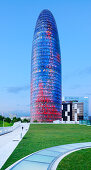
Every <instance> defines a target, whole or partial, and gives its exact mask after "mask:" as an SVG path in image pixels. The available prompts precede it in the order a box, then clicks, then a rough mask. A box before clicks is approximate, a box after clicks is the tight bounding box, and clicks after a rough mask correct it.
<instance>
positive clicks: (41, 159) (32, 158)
mask: <svg viewBox="0 0 91 170" xmlns="http://www.w3.org/2000/svg"><path fill="white" fill-rule="evenodd" d="M53 159H54V157H51V156H43V155H37V154H34V155H32V156H29V157H28V158H26V159H25V160H29V161H38V162H46V163H50V162H51V161H52V160H53Z"/></svg>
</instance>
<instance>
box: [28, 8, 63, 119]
mask: <svg viewBox="0 0 91 170" xmlns="http://www.w3.org/2000/svg"><path fill="white" fill-rule="evenodd" d="M61 103H62V102H61V56H60V45H59V37H58V31H57V26H56V22H55V19H54V17H53V15H52V13H51V12H50V11H49V10H43V11H42V12H41V13H40V15H39V17H38V20H37V23H36V27H35V31H34V37H33V44H32V61H31V121H32V122H33V121H34V120H37V121H39V122H43V121H44V122H52V121H53V120H58V119H59V120H61V117H62V112H61Z"/></svg>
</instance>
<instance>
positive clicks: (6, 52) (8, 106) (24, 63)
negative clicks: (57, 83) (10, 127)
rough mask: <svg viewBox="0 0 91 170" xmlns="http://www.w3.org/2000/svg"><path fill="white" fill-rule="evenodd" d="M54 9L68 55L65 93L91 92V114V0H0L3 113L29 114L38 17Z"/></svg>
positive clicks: (65, 55)
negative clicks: (33, 44)
mask: <svg viewBox="0 0 91 170" xmlns="http://www.w3.org/2000/svg"><path fill="white" fill-rule="evenodd" d="M43 9H49V10H50V11H51V12H52V13H53V15H54V18H55V20H56V23H57V28H58V33H59V39H60V48H61V58H62V96H88V97H89V114H90V115H91V1H90V0H69V1H68V0H13V1H12V0H0V113H3V114H4V115H6V114H7V113H8V114H16V113H19V114H20V115H23V114H25V115H29V112H30V81H31V80H30V77H31V50H32V40H33V33H34V29H35V25H36V20H37V18H38V16H39V14H40V12H41V11H42V10H43Z"/></svg>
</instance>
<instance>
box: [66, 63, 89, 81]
mask: <svg viewBox="0 0 91 170" xmlns="http://www.w3.org/2000/svg"><path fill="white" fill-rule="evenodd" d="M89 75H91V66H88V67H86V68H84V69H79V70H73V68H72V72H70V73H67V74H66V75H63V79H69V78H75V77H76V78H77V77H83V76H89Z"/></svg>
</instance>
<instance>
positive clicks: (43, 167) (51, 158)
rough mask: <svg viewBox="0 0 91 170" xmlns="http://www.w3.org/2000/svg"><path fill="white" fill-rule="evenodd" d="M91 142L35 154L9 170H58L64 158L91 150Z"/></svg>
mask: <svg viewBox="0 0 91 170" xmlns="http://www.w3.org/2000/svg"><path fill="white" fill-rule="evenodd" d="M90 147H91V142H85V143H74V144H67V145H59V146H54V147H51V148H47V149H43V150H40V151H38V152H35V153H33V154H31V155H28V156H27V157H25V158H23V159H21V160H19V161H18V162H16V163H15V164H13V165H12V166H10V167H9V168H7V170H29V169H33V170H56V167H57V165H58V163H59V161H60V160H61V158H63V157H64V156H66V155H67V154H68V153H71V152H73V151H75V150H79V149H83V148H90Z"/></svg>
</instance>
